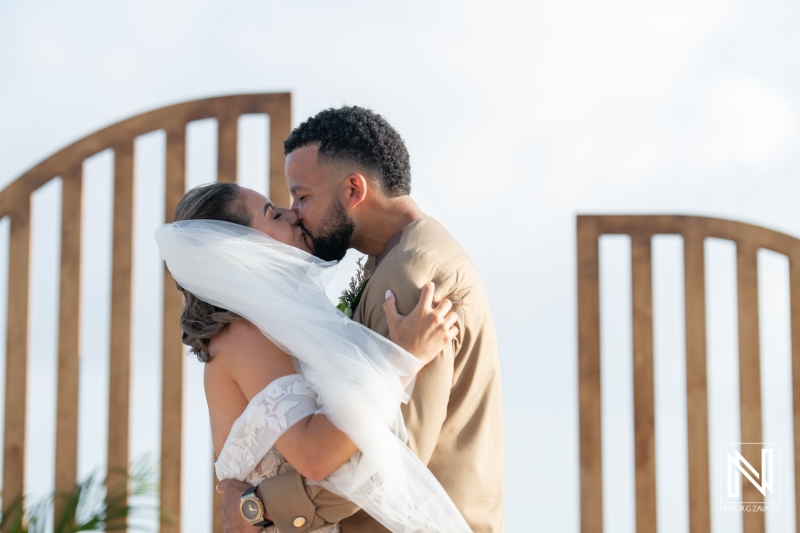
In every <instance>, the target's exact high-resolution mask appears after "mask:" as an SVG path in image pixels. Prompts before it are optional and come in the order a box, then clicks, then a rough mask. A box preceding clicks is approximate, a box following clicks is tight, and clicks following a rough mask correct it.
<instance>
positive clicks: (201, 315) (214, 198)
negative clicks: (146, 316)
mask: <svg viewBox="0 0 800 533" xmlns="http://www.w3.org/2000/svg"><path fill="white" fill-rule="evenodd" d="M241 190H242V189H241V187H239V186H238V185H236V184H235V183H226V182H218V183H209V184H206V185H200V186H197V187H195V188H194V189H192V190H190V191H189V192H187V193H186V194H184V195H183V198H181V199H180V201H179V202H178V206H177V207H176V208H175V214H174V216H173V217H172V220H173V222H176V221H178V220H222V221H224V222H232V223H233V224H239V225H241V226H249V225H250V217H249V215H248V214H247V211H246V210H245V208H244V200H243V198H242V194H241ZM176 285H177V287H178V290H179V291H181V293H183V310H182V311H181V329H182V330H183V337H182V339H181V341H182V342H183V344H185V345H186V346H188V347H189V349H190V351H191V352H192V353H193V354H195V355H196V356H197V358H198V359H199V360H200V361H201V362H203V363H207V362H208V361H209V360H210V358H211V357H210V355H209V353H208V345H209V344H210V343H211V339H213V338H214V337H216V336H217V335H219V334H220V333H222V331H223V330H224V329H225V328H227V327H228V324H230V323H231V322H233V321H234V320H241V317H239V315H237V314H236V313H232V312H230V311H228V310H227V309H223V308H221V307H217V306H215V305H211V304H209V303H207V302H204V301H203V300H201V299H200V298H198V297H197V296H195V295H194V294H192V293H191V292H189V291H187V290H186V289H184V288H183V287H181V286H180V285H178V284H177V283H176Z"/></svg>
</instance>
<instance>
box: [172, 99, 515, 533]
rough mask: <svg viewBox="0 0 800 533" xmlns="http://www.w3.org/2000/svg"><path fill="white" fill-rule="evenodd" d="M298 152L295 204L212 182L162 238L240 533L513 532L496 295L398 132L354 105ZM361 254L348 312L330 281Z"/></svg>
mask: <svg viewBox="0 0 800 533" xmlns="http://www.w3.org/2000/svg"><path fill="white" fill-rule="evenodd" d="M284 150H285V154H286V180H287V184H288V186H289V190H290V192H291V195H292V206H291V209H285V208H282V207H278V206H275V205H273V204H272V203H271V202H270V201H269V199H267V198H265V197H264V196H262V195H260V194H259V193H257V192H255V191H252V190H249V189H245V188H242V187H239V186H237V185H235V184H231V183H214V184H209V185H204V186H200V187H197V188H195V189H192V190H190V191H189V192H188V193H186V194H185V195H184V197H183V198H182V199H181V201H180V202H179V204H178V207H177V209H176V211H175V216H174V221H173V222H172V223H171V224H166V225H164V226H162V227H160V228H159V229H158V230H157V231H156V240H157V242H158V245H159V248H160V250H161V255H162V257H163V258H164V260H165V261H166V263H167V266H168V268H169V270H170V272H171V274H172V276H173V277H174V278H175V281H176V282H177V284H178V288H179V290H181V292H182V293H183V296H184V306H183V311H182V315H181V328H182V330H183V342H184V344H186V345H188V346H189V347H190V349H191V351H192V352H193V353H194V354H196V355H197V357H198V359H200V361H202V362H204V363H205V371H204V381H205V392H206V398H207V401H208V409H209V414H210V420H211V432H212V438H213V443H214V451H215V454H216V456H217V461H216V463H215V467H216V472H217V477H218V478H219V479H220V483H219V485H218V487H217V490H218V491H220V492H224V497H223V504H222V516H223V524H224V527H225V531H226V532H228V533H230V532H236V531H257V530H258V529H259V528H263V529H264V530H265V531H268V532H270V533H272V532H275V531H280V532H283V533H288V532H298V533H302V532H306V531H320V532H325V533H330V532H339V531H341V532H344V533H366V532H370V533H372V532H381V531H393V532H405V533H412V532H440V533H452V532H462V531H463V532H468V531H480V532H491V533H499V532H502V531H504V523H503V483H504V465H503V417H502V403H501V388H500V369H499V360H498V352H497V339H496V334H495V328H494V324H493V322H492V316H491V312H490V309H489V301H488V297H487V295H486V292H485V290H484V287H483V284H482V283H481V281H480V278H479V277H478V274H477V271H476V269H475V267H474V265H473V264H472V262H471V261H470V259H469V257H468V256H467V255H466V253H465V252H464V251H463V249H462V248H461V247H460V246H459V244H458V243H457V242H456V241H455V239H454V238H453V237H452V236H451V235H450V234H449V233H448V232H447V230H446V229H445V228H444V227H443V226H442V225H441V224H440V223H439V222H437V221H436V220H434V219H433V218H431V217H428V216H426V215H425V214H424V213H423V212H422V211H421V210H420V209H419V207H418V206H417V204H416V203H415V202H414V200H412V199H411V198H410V196H409V193H410V189H411V171H410V163H409V156H408V151H407V150H406V147H405V144H404V142H403V140H402V138H401V137H400V135H399V134H398V133H397V131H395V129H394V128H393V127H392V126H391V125H389V124H388V122H386V120H384V119H383V117H381V116H380V115H377V114H375V113H373V112H371V111H369V110H366V109H363V108H359V107H342V108H339V109H328V110H325V111H322V112H320V113H318V114H317V115H316V116H314V117H311V118H309V119H308V120H307V121H305V122H304V123H303V124H301V125H300V126H299V127H297V128H296V129H295V130H294V131H293V132H292V133H291V135H290V136H289V137H288V139H287V140H286V141H285V143H284ZM349 248H355V249H357V250H358V251H360V252H362V253H365V254H367V255H368V256H369V259H368V260H367V263H366V266H365V268H366V273H365V274H363V275H361V274H360V275H359V279H358V281H359V283H352V284H351V289H350V291H349V292H348V291H346V293H347V294H346V295H345V296H344V298H343V300H344V301H345V303H346V304H347V308H346V309H345V311H347V313H346V314H345V313H343V312H341V311H340V310H339V309H337V308H336V307H335V306H334V304H333V303H331V302H330V300H328V298H327V296H326V295H325V286H326V284H327V281H328V280H329V279H330V278H331V276H332V274H333V271H334V268H332V267H333V266H334V265H335V264H336V262H338V261H339V260H341V259H342V258H343V257H344V255H345V253H346V251H347V250H348V249H349ZM350 317H352V318H350Z"/></svg>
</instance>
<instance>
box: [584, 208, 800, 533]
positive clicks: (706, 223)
mask: <svg viewBox="0 0 800 533" xmlns="http://www.w3.org/2000/svg"><path fill="white" fill-rule="evenodd" d="M577 225H578V239H577V246H578V250H577V252H578V253H577V261H578V359H579V361H578V367H579V370H578V372H579V408H580V480H581V532H582V533H601V532H602V530H603V484H602V450H601V430H602V427H601V406H600V372H601V368H600V293H599V276H598V259H599V249H598V239H599V237H600V236H601V235H606V234H623V235H629V236H630V237H631V256H632V258H631V260H632V269H631V275H632V300H633V307H632V308H633V379H634V385H633V387H634V388H633V391H634V392H633V401H634V425H635V427H634V438H635V455H636V456H635V476H636V482H635V486H636V488H635V494H636V531H637V532H639V533H655V531H656V520H655V517H656V454H655V423H654V422H655V421H654V419H655V413H654V393H653V386H654V385H653V314H652V303H653V299H652V277H651V276H652V268H651V265H652V263H651V239H652V237H653V236H654V235H656V234H678V235H681V236H682V237H683V242H684V280H685V282H684V286H685V320H686V394H687V399H686V400H687V402H686V404H687V423H688V424H687V425H688V428H687V429H688V431H687V435H688V454H689V455H688V467H689V472H688V474H689V476H688V479H689V526H690V531H691V533H705V532H708V531H711V515H710V511H711V500H710V495H711V485H710V481H709V475H710V470H709V459H708V456H709V442H708V394H707V376H706V301H705V257H704V254H705V252H704V241H705V239H706V238H709V237H714V238H718V239H726V240H730V241H733V242H734V243H735V244H736V257H737V260H736V261H737V292H738V335H739V376H740V383H739V396H740V413H741V415H740V416H741V442H752V443H760V442H763V439H762V409H761V385H760V354H759V324H758V317H759V313H758V283H757V275H758V272H757V253H758V250H759V249H760V248H765V249H769V250H772V251H774V252H777V253H779V254H783V255H786V256H787V257H788V259H789V265H790V267H789V268H790V282H789V283H790V290H791V318H790V320H791V326H790V327H791V338H792V346H791V359H792V398H793V424H794V428H793V435H794V448H793V449H792V450H791V452H792V455H793V456H794V478H795V513H796V520H797V524H798V525H800V514H798V512H800V239H796V238H794V237H790V236H789V235H785V234H782V233H778V232H776V231H771V230H768V229H765V228H761V227H757V226H752V225H749V224H743V223H741V222H735V221H731V220H721V219H715V218H705V217H696V216H669V215H665V216H655V215H653V216H579V217H578V224H577ZM745 458H746V459H747V460H748V461H750V462H751V464H760V457H748V456H747V454H745ZM743 486H744V493H743V501H763V496H762V495H761V494H760V493H759V492H758V491H757V490H756V489H755V487H753V486H752V485H750V484H747V483H745V484H743ZM743 520H744V522H743V525H744V531H745V533H763V531H764V528H765V524H764V514H763V513H755V512H754V513H743Z"/></svg>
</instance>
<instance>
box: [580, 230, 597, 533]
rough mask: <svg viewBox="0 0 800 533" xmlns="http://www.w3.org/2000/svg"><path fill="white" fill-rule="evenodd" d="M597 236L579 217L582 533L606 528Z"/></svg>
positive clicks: (595, 531) (590, 532) (594, 532)
mask: <svg viewBox="0 0 800 533" xmlns="http://www.w3.org/2000/svg"><path fill="white" fill-rule="evenodd" d="M597 238H598V233H597V230H596V227H595V224H594V219H593V218H585V217H578V250H577V253H578V256H577V257H578V382H579V387H578V403H579V407H580V426H579V427H580V463H581V464H580V468H581V532H582V533H602V531H603V454H602V423H601V420H602V419H601V411H600V282H599V278H598V257H599V249H598V243H597Z"/></svg>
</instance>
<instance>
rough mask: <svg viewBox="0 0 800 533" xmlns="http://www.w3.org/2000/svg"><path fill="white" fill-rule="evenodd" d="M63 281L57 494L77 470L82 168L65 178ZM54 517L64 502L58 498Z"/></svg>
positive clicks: (64, 490)
mask: <svg viewBox="0 0 800 533" xmlns="http://www.w3.org/2000/svg"><path fill="white" fill-rule="evenodd" d="M61 183H62V187H61V282H60V295H59V323H58V398H57V403H56V481H55V487H56V491H57V492H62V493H67V492H70V491H71V490H72V489H73V487H74V486H75V482H76V481H77V479H76V477H77V471H78V390H79V389H78V381H79V374H80V359H79V343H80V339H79V332H80V316H81V313H80V295H81V208H82V207H81V206H82V202H81V195H82V192H81V190H82V169H81V166H80V164H78V165H74V166H73V167H72V168H70V169H69V171H68V172H65V173H64V175H63V176H62V180H61ZM54 504H55V515H54V516H61V513H62V510H63V507H64V501H63V500H62V499H60V498H57V499H56V501H55V502H54Z"/></svg>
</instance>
